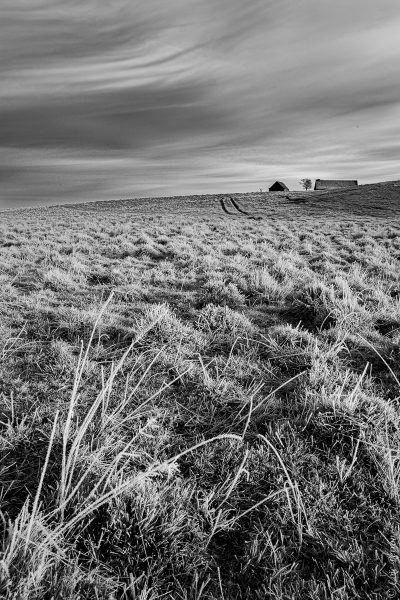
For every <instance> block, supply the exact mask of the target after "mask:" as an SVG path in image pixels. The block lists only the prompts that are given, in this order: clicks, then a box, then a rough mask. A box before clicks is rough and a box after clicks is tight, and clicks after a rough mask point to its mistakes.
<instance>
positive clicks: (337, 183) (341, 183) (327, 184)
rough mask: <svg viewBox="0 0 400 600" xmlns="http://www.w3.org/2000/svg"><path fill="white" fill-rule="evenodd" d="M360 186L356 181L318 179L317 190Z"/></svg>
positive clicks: (316, 181) (316, 182)
mask: <svg viewBox="0 0 400 600" xmlns="http://www.w3.org/2000/svg"><path fill="white" fill-rule="evenodd" d="M356 185H358V181H357V180H356V179H316V180H315V187H314V189H315V190H326V189H331V190H332V189H336V188H348V187H354V186H356Z"/></svg>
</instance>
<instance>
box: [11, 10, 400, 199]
mask: <svg viewBox="0 0 400 600" xmlns="http://www.w3.org/2000/svg"><path fill="white" fill-rule="evenodd" d="M248 4H249V3H243V2H242V1H241V0H240V1H239V0H213V2H211V0H185V1H184V0H169V2H168V3H166V2H161V1H160V0H148V1H147V2H146V3H143V2H138V1H134V0H131V1H130V2H128V1H127V0H115V1H114V2H113V3H105V2H101V1H99V0H81V1H80V2H78V1H77V0H64V2H61V1H59V0H52V1H51V2H50V0H29V1H28V0H12V1H11V0H3V3H2V19H1V22H0V69H1V75H2V86H1V89H0V160H1V166H0V178H1V182H2V183H1V190H2V191H1V192H0V194H1V195H0V206H16V205H19V204H24V205H29V204H34V203H38V202H44V203H56V202H58V201H63V202H65V201H69V200H71V201H77V200H85V199H97V198H106V197H122V196H128V197H133V196H137V195H157V194H162V195H165V194H180V193H190V192H192V193H201V192H203V191H204V192H210V191H216V192H218V191H224V190H229V191H235V190H237V191H242V190H243V191H245V190H251V189H258V188H259V187H264V188H265V187H266V185H267V184H268V182H269V181H270V180H271V179H272V180H274V179H276V178H285V179H286V180H287V182H288V183H289V184H290V185H291V186H293V185H295V183H296V181H297V179H298V178H299V177H302V176H311V177H324V176H326V177H328V176H329V177H351V178H353V177H354V178H358V179H360V180H364V181H365V182H366V181H373V180H379V179H382V178H387V179H395V178H397V177H398V172H396V164H395V158H396V152H397V151H398V144H397V141H396V140H397V139H398V136H399V133H400V132H399V129H400V126H399V118H398V117H399V116H400V100H399V99H400V82H399V78H398V75H397V71H398V63H399V59H400V48H399V46H398V42H397V38H398V31H399V27H400V8H399V7H398V2H397V0H382V1H381V2H380V3H379V4H378V3H376V2H375V1H374V0H352V2H351V3H350V5H349V3H348V1H347V0H337V1H336V2H335V3H331V2H329V3H328V2H325V1H324V2H321V0H304V2H302V3H293V2H290V1H289V0H273V1H265V0H264V1H261V0H260V1H258V0H254V1H253V2H252V3H251V5H250V6H249V5H248Z"/></svg>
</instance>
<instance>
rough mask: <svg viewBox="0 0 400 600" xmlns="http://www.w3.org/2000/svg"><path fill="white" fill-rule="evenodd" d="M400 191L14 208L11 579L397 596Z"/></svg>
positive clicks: (4, 340) (5, 395)
mask: <svg viewBox="0 0 400 600" xmlns="http://www.w3.org/2000/svg"><path fill="white" fill-rule="evenodd" d="M398 189H400V188H398V187H397V184H396V185H395V184H390V183H389V184H386V185H383V184H379V185H376V186H362V187H360V188H359V189H357V190H351V191H349V192H347V193H346V192H344V191H340V193H339V192H332V193H330V194H326V193H320V194H319V193H314V192H309V193H302V194H300V193H286V194H260V193H258V194H247V195H246V194H245V195H227V196H198V197H185V198H169V199H158V200H155V199H148V200H146V199H143V200H137V201H133V200H132V201H115V202H102V203H88V204H83V205H75V206H65V207H53V208H42V209H29V210H17V211H5V212H3V213H2V215H1V216H2V222H1V224H0V251H1V258H2V260H1V265H2V266H1V272H0V281H1V284H2V285H1V286H0V357H1V363H0V430H1V431H0V434H1V437H0V444H1V462H0V469H1V481H2V491H1V496H0V502H1V515H0V516H1V518H0V530H1V561H0V582H1V583H0V595H1V597H4V598H6V599H10V600H11V599H13V600H14V599H15V600H17V599H18V600H19V599H29V600H30V599H37V600H39V599H49V600H50V599H51V598H54V599H55V598H57V599H58V598H66V599H76V600H78V599H85V598H87V599H92V598H101V599H139V598H140V599H141V600H155V599H158V598H171V599H174V600H175V599H182V600H189V599H190V600H200V599H202V600H213V599H215V600H216V599H218V600H219V599H224V600H236V599H242V598H243V599H248V600H250V599H257V598H260V599H261V598H262V599H264V598H270V599H272V600H278V599H281V598H282V599H288V600H289V599H292V598H296V599H297V598H311V599H312V598H315V599H318V600H319V599H320V598H326V599H328V598H338V599H339V598H340V599H347V598H349V599H350V598H359V599H364V598H365V599H376V600H378V599H381V598H393V597H397V596H399V595H400V582H399V578H398V572H399V567H400V552H399V541H400V519H399V517H400V493H399V483H400V436H399V431H400V428H399V425H400V409H399V398H400V391H399V387H400V386H399V377H400V372H399V357H400V346H399V343H400V272H399V268H398V266H399V260H400V237H399V235H400V225H399V220H398V218H399V212H400V204H399V203H398V198H399V192H398V191H397V190H398ZM231 198H232V199H233V202H232V200H231ZM221 201H222V202H221Z"/></svg>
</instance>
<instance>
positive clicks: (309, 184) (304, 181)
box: [299, 179, 312, 190]
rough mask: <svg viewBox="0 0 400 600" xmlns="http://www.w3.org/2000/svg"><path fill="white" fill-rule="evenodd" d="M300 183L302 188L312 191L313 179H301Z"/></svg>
mask: <svg viewBox="0 0 400 600" xmlns="http://www.w3.org/2000/svg"><path fill="white" fill-rule="evenodd" d="M299 183H300V185H301V187H302V188H304V189H305V190H310V189H311V188H312V181H311V179H300V181H299Z"/></svg>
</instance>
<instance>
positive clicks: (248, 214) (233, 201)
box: [230, 198, 250, 217]
mask: <svg viewBox="0 0 400 600" xmlns="http://www.w3.org/2000/svg"><path fill="white" fill-rule="evenodd" d="M230 201H231V202H232V204H233V206H234V207H235V208H236V210H237V211H238V212H240V213H242V215H247V216H248V217H249V216H250V213H248V212H246V211H245V210H243V209H242V208H240V206H239V205H238V203H237V202H236V201H235V200H234V199H233V198H230Z"/></svg>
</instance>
